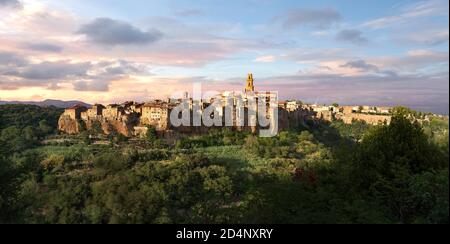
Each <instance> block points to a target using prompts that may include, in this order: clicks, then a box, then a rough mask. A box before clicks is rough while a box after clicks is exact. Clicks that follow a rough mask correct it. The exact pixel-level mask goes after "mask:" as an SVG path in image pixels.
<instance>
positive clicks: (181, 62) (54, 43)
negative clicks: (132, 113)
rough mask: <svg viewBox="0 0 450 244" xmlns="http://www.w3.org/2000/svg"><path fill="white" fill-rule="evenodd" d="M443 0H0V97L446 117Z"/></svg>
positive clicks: (445, 13)
mask: <svg viewBox="0 0 450 244" xmlns="http://www.w3.org/2000/svg"><path fill="white" fill-rule="evenodd" d="M448 5H449V3H448V1H447V0H425V1H413V0H399V1H392V0H380V1H369V0H339V1H338V0H329V1H317V0H316V1H298V0H284V1H279V0H228V1H218V0H196V1H183V0H164V1H163V0H152V1H144V0H128V1H119V0H95V1H93V0H90V1H88V0H60V1H51V0H0V100H8V101H11V100H14V101H17V100H18V101H30V100H32V101H40V100H44V99H61V100H82V101H84V102H88V103H96V102H99V103H105V104H107V103H115V102H123V101H129V100H133V101H148V100H151V99H156V98H165V97H167V96H169V95H171V94H173V93H174V92H177V91H192V86H193V84H194V83H195V82H201V85H202V88H203V90H205V91H207V90H208V91H209V90H215V91H226V90H234V91H242V90H243V89H244V87H245V80H246V77H247V74H248V73H253V75H254V78H255V86H256V89H257V90H259V91H277V92H278V94H279V96H280V98H281V99H287V100H288V99H298V100H302V101H305V102H308V103H319V104H322V103H327V104H330V103H334V102H337V103H339V104H342V105H344V104H345V105H375V106H382V105H386V106H397V105H402V106H408V107H411V108H413V109H417V110H421V111H427V112H436V113H441V114H448V112H449V55H448V54H449V50H448V46H449V43H448V40H449V26H448V23H449V12H448V9H449V6H448Z"/></svg>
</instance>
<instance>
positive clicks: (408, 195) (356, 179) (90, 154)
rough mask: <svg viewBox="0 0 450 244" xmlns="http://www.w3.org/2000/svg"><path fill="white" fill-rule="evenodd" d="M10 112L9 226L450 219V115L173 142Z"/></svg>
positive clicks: (3, 211)
mask: <svg viewBox="0 0 450 244" xmlns="http://www.w3.org/2000/svg"><path fill="white" fill-rule="evenodd" d="M60 113H61V111H60V110H59V109H56V108H39V107H34V106H26V105H8V106H0V123H1V124H0V129H1V133H0V223H65V224H70V223H109V224H116V223H158V224H166V223H204V224H208V223H417V224H418V223H448V221H449V220H448V218H449V212H448V210H449V205H448V197H449V189H448V187H449V181H448V176H449V171H448V162H449V144H448V139H449V135H448V126H449V125H448V118H441V117H432V118H431V119H430V120H429V121H421V122H420V123H419V122H418V121H417V120H416V119H415V115H414V114H415V113H414V112H413V111H410V110H408V109H405V108H397V109H395V113H394V117H393V120H392V123H391V124H390V125H380V126H369V125H367V124H364V123H362V122H355V123H353V124H352V125H346V124H344V123H342V122H340V121H334V122H332V123H328V124H325V123H323V124H322V123H314V122H312V121H310V122H308V123H306V124H305V125H304V126H302V127H300V128H298V129H296V130H292V131H283V132H281V133H280V134H279V135H278V136H277V137H274V138H259V137H257V136H255V135H252V134H250V133H241V132H233V131H229V130H226V129H224V130H213V131H211V132H210V133H209V134H207V135H203V136H195V137H186V138H184V139H181V140H179V141H177V142H176V143H175V144H174V145H167V144H166V143H165V142H164V141H163V140H161V139H159V138H158V135H157V133H156V131H155V130H153V129H150V130H149V132H148V133H147V136H146V137H145V138H140V139H136V138H133V139H129V138H124V137H121V136H118V135H114V134H113V135H111V136H109V137H105V138H104V139H103V140H104V141H106V142H107V143H99V139H95V138H101V136H98V132H99V131H98V128H97V129H96V128H94V129H92V130H87V131H84V132H83V133H81V134H80V135H77V136H67V135H58V132H57V131H56V123H57V119H58V116H59V114H60Z"/></svg>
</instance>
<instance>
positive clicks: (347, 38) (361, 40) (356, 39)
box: [336, 29, 369, 45]
mask: <svg viewBox="0 0 450 244" xmlns="http://www.w3.org/2000/svg"><path fill="white" fill-rule="evenodd" d="M336 40H338V41H342V42H349V43H353V44H356V45H362V44H366V43H367V42H368V41H369V40H367V38H365V37H364V36H363V33H362V32H361V31H359V30H354V29H345V30H341V31H340V32H338V33H337V34H336Z"/></svg>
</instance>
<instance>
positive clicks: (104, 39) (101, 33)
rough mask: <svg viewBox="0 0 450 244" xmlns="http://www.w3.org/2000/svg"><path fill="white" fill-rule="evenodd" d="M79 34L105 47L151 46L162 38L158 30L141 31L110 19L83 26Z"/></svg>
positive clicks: (98, 20) (96, 20)
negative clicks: (150, 44)
mask: <svg viewBox="0 0 450 244" xmlns="http://www.w3.org/2000/svg"><path fill="white" fill-rule="evenodd" d="M77 33H78V34H83V35H85V36H86V37H87V39H88V40H89V41H91V42H94V43H98V44H103V45H130V44H149V43H153V42H155V41H157V40H159V39H160V38H161V36H162V34H161V32H159V31H157V30H149V31H141V30H140V29H138V28H136V27H134V26H132V25H131V24H129V23H126V22H123V21H119V20H113V19H109V18H98V19H95V20H93V21H91V22H90V23H88V24H85V25H82V26H81V28H80V29H79V30H78V32H77Z"/></svg>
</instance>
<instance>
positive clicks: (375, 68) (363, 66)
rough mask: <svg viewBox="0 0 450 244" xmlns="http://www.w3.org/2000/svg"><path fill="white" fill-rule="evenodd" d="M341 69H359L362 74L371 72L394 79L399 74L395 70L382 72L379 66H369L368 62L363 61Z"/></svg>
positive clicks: (356, 61) (354, 62)
mask: <svg viewBox="0 0 450 244" xmlns="http://www.w3.org/2000/svg"><path fill="white" fill-rule="evenodd" d="M340 67H345V68H352V69H357V70H359V71H362V72H371V73H375V74H380V75H384V76H392V77H394V76H398V74H397V73H396V72H395V71H393V70H382V69H380V68H379V67H378V66H376V65H374V64H369V63H367V62H366V61H364V60H361V59H360V60H355V61H350V62H347V63H345V64H343V65H341V66H340Z"/></svg>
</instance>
